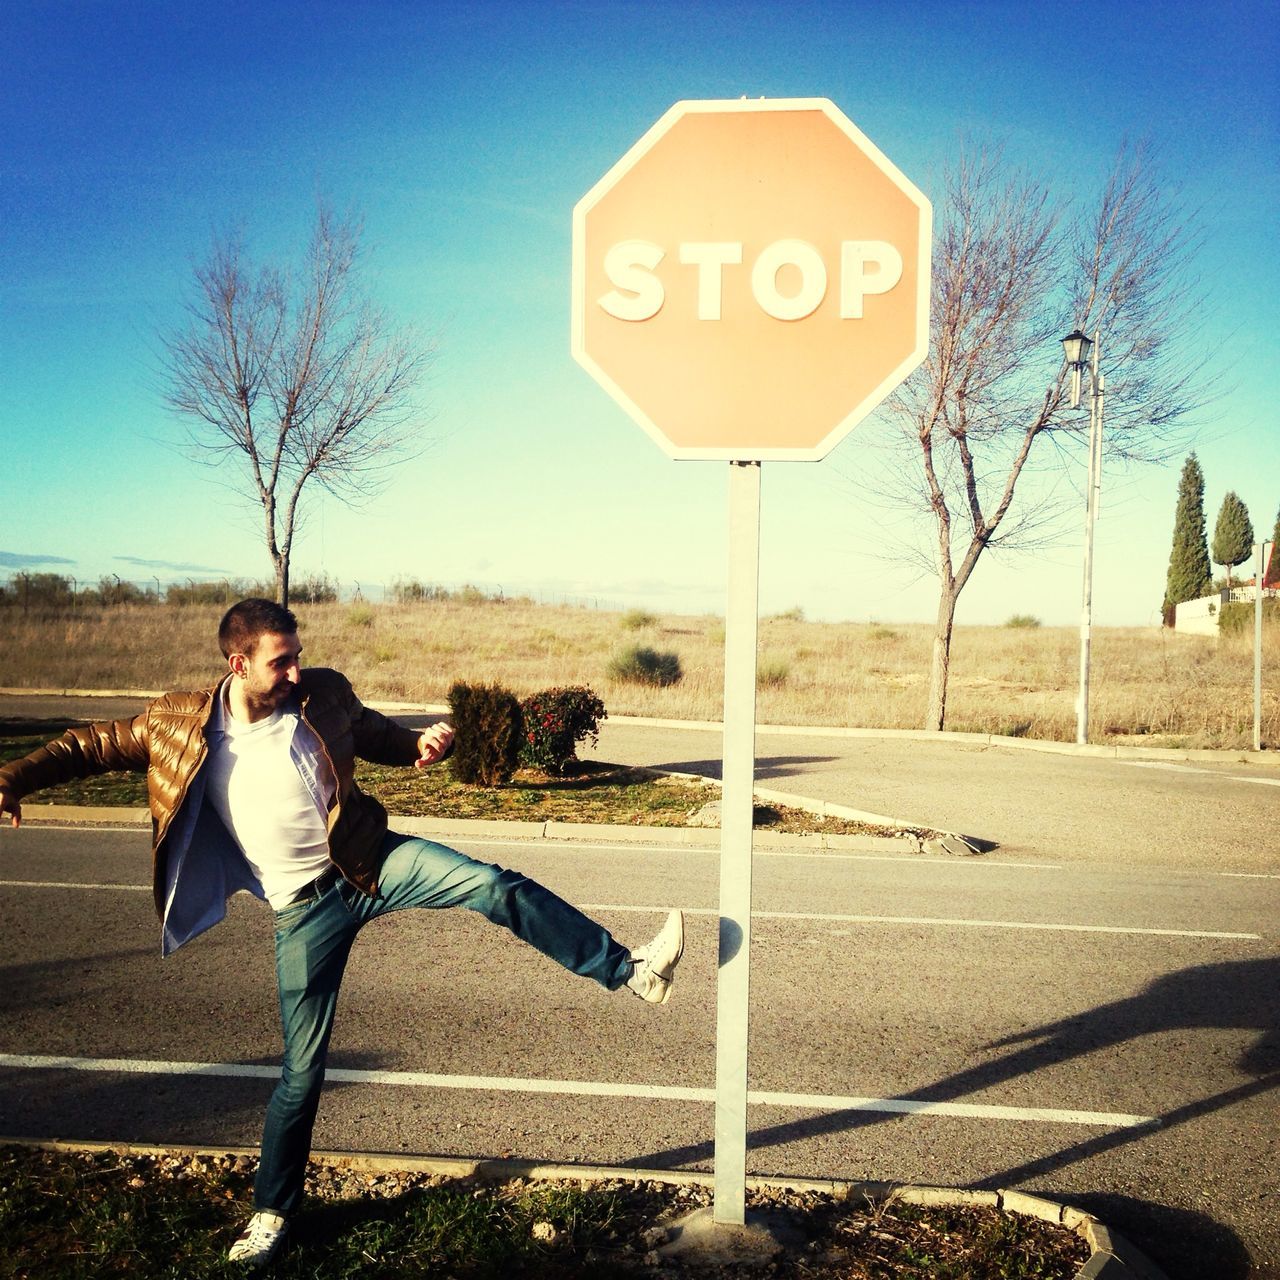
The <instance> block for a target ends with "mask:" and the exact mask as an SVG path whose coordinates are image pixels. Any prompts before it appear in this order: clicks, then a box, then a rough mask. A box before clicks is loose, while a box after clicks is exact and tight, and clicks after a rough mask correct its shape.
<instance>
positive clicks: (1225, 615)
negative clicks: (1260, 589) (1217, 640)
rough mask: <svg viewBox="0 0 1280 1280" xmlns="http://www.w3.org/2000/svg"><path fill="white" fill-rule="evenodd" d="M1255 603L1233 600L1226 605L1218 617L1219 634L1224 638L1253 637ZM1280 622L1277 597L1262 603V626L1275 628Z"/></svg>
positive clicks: (1268, 598) (1279, 605) (1269, 598)
mask: <svg viewBox="0 0 1280 1280" xmlns="http://www.w3.org/2000/svg"><path fill="white" fill-rule="evenodd" d="M1253 611H1254V603H1253V601H1252V600H1233V601H1232V602H1231V603H1230V604H1224V605H1223V606H1222V611H1221V613H1219V615H1218V634H1219V635H1224V636H1240V635H1252V634H1253V628H1254V619H1253ZM1277 622H1280V600H1278V599H1276V597H1275V596H1270V597H1264V598H1263V601H1262V625H1263V626H1264V627H1273V626H1275V624H1276V623H1277Z"/></svg>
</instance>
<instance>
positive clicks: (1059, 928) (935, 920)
mask: <svg viewBox="0 0 1280 1280" xmlns="http://www.w3.org/2000/svg"><path fill="white" fill-rule="evenodd" d="M580 908H581V910H583V911H634V912H647V913H650V914H652V913H654V912H661V911H669V910H671V908H670V907H631V906H624V905H622V904H621V903H615V902H584V903H581V904H580ZM684 913H685V915H687V916H715V915H718V914H719V912H718V911H714V910H712V909H711V908H710V907H686V908H684ZM751 918H752V919H753V920H818V921H827V922H832V923H836V924H907V925H940V926H944V927H947V926H958V927H963V928H972V929H1037V930H1043V931H1045V932H1047V933H1059V932H1061V933H1119V934H1136V935H1139V936H1146V937H1154V938H1217V939H1229V940H1233V941H1239V942H1261V941H1262V935H1261V934H1260V933H1221V932H1217V931H1214V930H1208V929H1140V928H1137V927H1135V926H1132V925H1110V924H1055V923H1041V922H1039V921H1032V920H969V919H962V918H959V917H955V918H953V917H949V916H862V915H857V916H855V915H834V914H833V915H827V914H820V913H818V912H806V911H753V912H752V913H751Z"/></svg>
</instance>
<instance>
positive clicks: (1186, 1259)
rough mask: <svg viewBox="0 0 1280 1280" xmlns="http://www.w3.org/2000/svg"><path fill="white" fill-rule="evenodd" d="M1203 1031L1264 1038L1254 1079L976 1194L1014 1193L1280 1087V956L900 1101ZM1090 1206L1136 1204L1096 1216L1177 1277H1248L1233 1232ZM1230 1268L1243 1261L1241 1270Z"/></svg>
mask: <svg viewBox="0 0 1280 1280" xmlns="http://www.w3.org/2000/svg"><path fill="white" fill-rule="evenodd" d="M1194 1029H1216V1030H1241V1031H1252V1032H1256V1033H1257V1038H1256V1039H1255V1040H1254V1042H1253V1043H1252V1044H1251V1045H1250V1046H1249V1047H1248V1048H1247V1049H1245V1051H1244V1052H1243V1053H1241V1054H1240V1056H1239V1057H1238V1059H1237V1060H1236V1062H1235V1064H1234V1066H1235V1069H1236V1071H1237V1072H1238V1073H1239V1074H1240V1075H1242V1076H1244V1077H1246V1078H1245V1079H1243V1080H1241V1081H1240V1082H1239V1083H1237V1084H1235V1085H1233V1086H1232V1087H1230V1088H1227V1089H1223V1090H1221V1091H1220V1092H1218V1093H1214V1094H1211V1095H1209V1096H1207V1097H1201V1098H1196V1099H1192V1100H1191V1101H1189V1102H1186V1103H1183V1104H1182V1105H1180V1106H1177V1107H1173V1108H1171V1109H1170V1110H1168V1111H1166V1112H1164V1113H1163V1114H1160V1115H1157V1116H1156V1117H1155V1123H1154V1124H1152V1125H1147V1126H1143V1127H1141V1128H1136V1129H1118V1130H1113V1131H1110V1132H1107V1133H1103V1134H1099V1135H1097V1136H1094V1137H1090V1138H1088V1139H1085V1140H1084V1141H1081V1142H1078V1143H1074V1144H1072V1145H1070V1146H1067V1147H1064V1148H1062V1149H1061V1150H1058V1151H1055V1152H1051V1153H1049V1154H1046V1155H1045V1156H1042V1157H1040V1158H1038V1159H1036V1160H1032V1161H1029V1162H1027V1163H1025V1164H1022V1165H1020V1166H1017V1167H1015V1168H1009V1169H1002V1170H999V1171H996V1172H993V1173H991V1174H990V1175H988V1176H987V1177H984V1178H983V1179H982V1180H981V1181H980V1182H979V1183H978V1184H977V1185H978V1186H980V1187H1012V1186H1017V1185H1019V1184H1022V1183H1026V1182H1028V1181H1030V1180H1032V1179H1041V1178H1043V1177H1045V1176H1046V1175H1048V1174H1051V1173H1054V1172H1056V1171H1058V1170H1061V1169H1064V1168H1066V1167H1068V1166H1070V1165H1074V1164H1077V1163H1079V1162H1081V1161H1083V1160H1087V1159H1089V1158H1091V1157H1092V1156H1095V1155H1099V1154H1102V1153H1104V1152H1107V1151H1111V1150H1115V1149H1117V1148H1119V1147H1123V1146H1126V1145H1128V1144H1130V1143H1141V1142H1145V1141H1148V1140H1150V1139H1151V1138H1152V1136H1153V1135H1154V1134H1157V1133H1159V1132H1163V1131H1167V1130H1169V1129H1173V1128H1175V1127H1177V1126H1179V1125H1182V1124H1185V1123H1187V1122H1188V1121H1190V1120H1197V1119H1200V1118H1202V1117H1204V1116H1207V1115H1212V1114H1214V1113H1217V1112H1221V1111H1223V1110H1225V1109H1226V1108H1229V1107H1232V1106H1235V1105H1236V1104H1238V1103H1241V1102H1245V1101H1247V1100H1248V1099H1250V1098H1255V1097H1259V1096H1261V1095H1263V1094H1266V1093H1268V1092H1271V1091H1273V1090H1275V1089H1277V1088H1280V958H1275V957H1271V958H1268V959H1264V960H1244V961H1231V962H1227V963H1222V964H1208V965H1197V966H1195V967H1194V968H1190V969H1182V970H1179V971H1178V972H1175V973H1171V974H1166V975H1165V976H1163V977H1161V978H1158V979H1157V980H1156V981H1154V982H1152V983H1150V984H1148V985H1147V986H1146V987H1144V988H1143V989H1142V990H1141V991H1139V992H1138V993H1137V994H1136V995H1132V996H1128V997H1125V998H1123V999H1120V1000H1114V1001H1112V1002H1111V1003H1109V1004H1105V1005H1099V1006H1098V1007H1097V1008H1094V1009H1089V1010H1086V1011H1085V1012H1083V1013H1079V1014H1073V1015H1072V1016H1070V1017H1067V1018H1063V1019H1061V1020H1060V1021H1058V1022H1051V1023H1046V1024H1044V1025H1042V1026H1038V1027H1033V1028H1031V1029H1029V1030H1027V1031H1023V1032H1019V1033H1018V1034H1016V1035H1011V1036H1006V1037H1004V1038H1003V1039H1001V1040H998V1041H995V1042H994V1043H992V1044H989V1045H985V1046H982V1051H983V1052H990V1051H992V1050H996V1051H1000V1050H1004V1051H1005V1052H1001V1053H999V1054H998V1056H996V1057H994V1058H985V1059H984V1060H982V1061H979V1062H976V1063H975V1064H974V1065H973V1066H972V1067H969V1068H967V1069H966V1070H964V1071H959V1072H956V1073H954V1074H953V1075H950V1076H947V1077H946V1078H944V1079H941V1080H938V1081H936V1082H935V1083H933V1084H930V1085H925V1086H922V1087H921V1088H919V1089H915V1090H912V1091H911V1092H909V1093H905V1094H902V1095H900V1096H901V1097H903V1098H904V1099H908V1100H915V1101H921V1102H950V1101H954V1100H956V1099H960V1098H964V1097H967V1096H969V1095H971V1094H975V1093H980V1092H981V1091H983V1090H985V1089H989V1088H991V1087H993V1086H997V1085H1001V1084H1004V1083H1007V1082H1008V1081H1010V1080H1015V1079H1018V1078H1020V1077H1024V1076H1032V1075H1034V1074H1035V1073H1036V1072H1037V1071H1039V1070H1041V1069H1044V1068H1048V1067H1052V1066H1055V1065H1057V1064H1059V1063H1062V1062H1067V1061H1070V1060H1072V1059H1074V1058H1080V1057H1083V1056H1085V1055H1087V1054H1090V1053H1094V1052H1097V1051H1099V1050H1103V1049H1107V1048H1112V1047H1114V1046H1117V1045H1122V1044H1125V1043H1128V1042H1130V1041H1134V1040H1138V1039H1140V1038H1142V1037H1144V1036H1152V1035H1159V1034H1161V1033H1164V1032H1172V1031H1186V1030H1194ZM889 1118H890V1116H889V1115H887V1114H881V1113H875V1112H867V1111H835V1112H828V1113H826V1114H823V1115H810V1116H805V1117H802V1118H800V1119H796V1120H790V1121H787V1122H786V1123H784V1124H777V1125H770V1126H768V1127H765V1128H758V1129H754V1130H752V1131H751V1132H750V1133H749V1134H748V1136H747V1146H748V1147H749V1148H750V1149H752V1150H760V1149H762V1148H766V1147H772V1146H778V1145H781V1144H783V1143H788V1142H794V1141H797V1140H800V1139H806V1138H814V1137H821V1136H825V1135H831V1134H838V1133H852V1132H854V1131H856V1130H858V1129H862V1128H868V1127H870V1126H872V1125H875V1124H880V1123H882V1122H884V1121H885V1120H887V1119H889ZM899 1118H900V1117H899ZM713 1154H714V1144H713V1143H711V1142H699V1143H694V1144H690V1145H688V1146H684V1147H680V1148H675V1149H671V1150H667V1151H658V1152H650V1153H648V1154H646V1155H642V1156H637V1157H636V1160H635V1163H636V1164H637V1165H642V1166H643V1165H658V1166H667V1165H670V1164H676V1165H684V1164H688V1163H692V1162H694V1161H706V1160H709V1159H711V1158H712V1156H713ZM1072 1199H1073V1203H1077V1204H1080V1205H1081V1206H1082V1207H1084V1208H1086V1209H1090V1204H1089V1203H1086V1199H1089V1198H1085V1199H1081V1198H1079V1197H1073V1198H1072ZM1091 1201H1092V1203H1096V1204H1099V1205H1104V1206H1105V1205H1113V1206H1123V1205H1126V1204H1127V1205H1129V1206H1130V1208H1131V1212H1132V1215H1133V1216H1132V1217H1130V1216H1128V1215H1126V1216H1125V1218H1124V1220H1123V1221H1122V1220H1121V1218H1120V1217H1118V1216H1116V1214H1115V1213H1112V1215H1111V1216H1110V1217H1108V1216H1107V1214H1105V1213H1103V1212H1101V1211H1100V1210H1099V1209H1091V1210H1090V1211H1092V1212H1097V1213H1098V1215H1099V1216H1100V1217H1102V1218H1103V1220H1104V1221H1108V1222H1111V1223H1113V1225H1115V1226H1116V1227H1117V1228H1118V1229H1119V1230H1121V1231H1122V1232H1124V1233H1125V1234H1130V1235H1132V1237H1133V1239H1134V1243H1135V1244H1137V1245H1138V1246H1139V1247H1140V1248H1142V1247H1143V1244H1144V1241H1145V1242H1148V1244H1147V1249H1146V1251H1147V1252H1149V1253H1151V1255H1152V1257H1153V1259H1154V1260H1156V1261H1158V1262H1159V1263H1160V1265H1161V1266H1163V1267H1165V1269H1166V1270H1167V1271H1168V1272H1169V1274H1170V1275H1171V1276H1177V1277H1186V1278H1187V1280H1191V1277H1195V1278H1196V1280H1205V1278H1206V1277H1208V1276H1213V1277H1214V1280H1236V1278H1237V1277H1241V1278H1242V1277H1244V1276H1246V1275H1249V1274H1250V1272H1249V1269H1248V1261H1247V1255H1246V1253H1245V1251H1244V1248H1243V1246H1242V1245H1241V1244H1240V1242H1239V1240H1238V1238H1237V1237H1236V1236H1235V1235H1234V1233H1233V1232H1232V1231H1231V1230H1230V1229H1229V1228H1227V1227H1225V1226H1223V1225H1222V1224H1220V1223H1216V1222H1213V1221H1212V1220H1211V1219H1209V1218H1207V1217H1205V1218H1201V1215H1199V1214H1186V1213H1184V1212H1182V1211H1179V1210H1175V1209H1171V1208H1168V1207H1165V1206H1159V1205H1153V1206H1147V1207H1148V1208H1150V1210H1151V1212H1150V1213H1149V1214H1147V1215H1146V1216H1145V1217H1144V1216H1143V1214H1142V1213H1141V1212H1140V1211H1139V1210H1140V1209H1141V1208H1142V1206H1143V1203H1144V1202H1141V1201H1125V1200H1124V1199H1123V1198H1122V1197H1114V1196H1107V1195H1106V1194H1105V1193H1098V1194H1097V1195H1095V1196H1093V1197H1092V1198H1091ZM1174 1217H1176V1218H1179V1219H1188V1220H1189V1219H1196V1220H1198V1221H1199V1222H1200V1226H1199V1227H1197V1228H1196V1231H1195V1232H1193V1233H1192V1236H1194V1237H1196V1238H1200V1237H1202V1238H1203V1239H1202V1243H1203V1251H1201V1252H1198V1253H1196V1252H1195V1251H1194V1249H1193V1247H1192V1246H1193V1245H1194V1243H1195V1241H1194V1239H1193V1238H1191V1237H1189V1236H1187V1235H1184V1234H1183V1232H1184V1227H1185V1225H1186V1224H1183V1223H1179V1224H1178V1225H1177V1226H1176V1234H1175V1235H1173V1236H1168V1235H1165V1236H1163V1237H1162V1235H1161V1231H1162V1228H1161V1223H1162V1222H1164V1221H1165V1220H1166V1219H1170V1218H1174ZM1193 1225H1194V1224H1193ZM1171 1241H1173V1242H1174V1243H1172V1244H1171ZM1232 1259H1238V1260H1239V1262H1238V1265H1235V1264H1234V1263H1233V1262H1232ZM1233 1265H1235V1269H1234V1270H1233V1269H1232V1266H1233Z"/></svg>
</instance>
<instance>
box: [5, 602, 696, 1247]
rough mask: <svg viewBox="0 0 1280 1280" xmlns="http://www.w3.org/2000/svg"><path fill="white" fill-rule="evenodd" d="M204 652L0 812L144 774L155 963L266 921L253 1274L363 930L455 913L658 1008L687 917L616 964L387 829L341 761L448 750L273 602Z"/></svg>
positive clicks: (567, 927)
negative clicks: (276, 1047) (268, 944)
mask: <svg viewBox="0 0 1280 1280" xmlns="http://www.w3.org/2000/svg"><path fill="white" fill-rule="evenodd" d="M218 640H219V644H220V646H221V648H222V652H223V655H224V657H225V658H226V659H227V664H228V668H229V669H228V671H227V674H226V675H225V676H224V677H223V678H222V679H221V680H220V681H219V683H218V684H217V685H216V686H215V687H213V688H211V689H205V690H201V691H199V692H194V693H170V694H166V695H165V696H164V697H161V698H158V699H156V700H155V701H154V702H151V703H149V704H148V706H147V707H146V709H145V710H144V711H143V712H142V714H141V715H138V716H136V717H134V718H133V719H132V720H117V721H114V722H111V723H103V724H92V725H88V726H86V727H84V728H76V729H68V730H67V732H66V733H64V734H63V735H62V736H61V737H60V738H57V739H55V740H54V741H53V742H50V743H49V744H47V745H46V746H44V747H41V748H40V749H39V750H37V751H33V752H32V753H31V754H30V755H29V756H27V757H26V758H25V759H22V760H17V761H13V762H11V763H10V764H7V765H4V766H2V767H0V817H2V816H3V815H4V814H5V813H8V814H10V815H11V818H12V823H13V825H14V826H15V827H16V826H18V825H19V822H20V821H21V816H22V809H21V801H22V798H23V797H24V796H26V795H29V794H30V793H31V792H32V791H36V790H38V789H39V788H41V787H46V786H50V785H52V784H54V783H58V782H64V781H67V780H69V779H71V778H79V777H84V776H86V775H88V774H93V773H103V772H106V771H108V770H113V769H131V770H145V771H146V773H147V792H148V800H149V804H150V809H151V820H152V855H153V856H152V861H153V888H154V893H155V904H156V911H157V913H158V915H159V917H160V921H161V950H162V953H163V954H164V955H169V954H171V953H172V952H173V951H174V950H176V949H177V948H178V947H180V946H182V945H183V944H184V943H185V942H188V941H190V940H191V939H192V938H194V937H195V936H196V935H197V934H199V933H202V932H203V931H204V930H206V929H208V928H210V927H212V926H213V925H215V924H217V923H218V922H219V921H220V920H221V919H222V918H223V917H224V916H225V914H226V899H227V898H228V897H229V896H230V895H231V894H232V893H235V892H236V891H237V890H240V889H245V890H248V891H249V892H250V893H253V894H256V895H257V896H258V897H260V898H265V899H266V901H267V902H268V903H269V904H270V905H271V907H272V908H273V909H274V910H275V926H276V928H275V948H276V978H277V984H278V988H279V996H280V1017H281V1024H282V1028H283V1033H284V1059H283V1065H282V1069H281V1075H280V1081H279V1084H278V1085H277V1086H276V1089H275V1092H274V1093H273V1094H272V1097H271V1102H270V1104H269V1106H268V1108H267V1116H266V1122H265V1125H264V1127H263V1137H262V1152H261V1157H260V1160H259V1164H258V1174H257V1178H256V1180H255V1183H254V1213H253V1216H252V1217H251V1219H250V1221H249V1224H248V1226H247V1227H246V1228H245V1231H244V1232H243V1234H242V1235H241V1236H240V1237H239V1238H238V1239H237V1240H236V1241H235V1243H234V1244H233V1245H232V1247H231V1251H230V1255H229V1256H230V1257H231V1259H232V1260H235V1261H240V1262H245V1263H249V1264H253V1265H258V1266H261V1265H265V1264H266V1263H268V1262H269V1261H270V1260H271V1259H272V1258H273V1257H274V1256H275V1255H276V1253H277V1252H278V1251H279V1249H280V1247H281V1245H282V1244H283V1242H284V1239H285V1236H286V1233H287V1231H288V1224H289V1218H290V1216H291V1215H292V1214H293V1213H294V1212H295V1211H296V1210H297V1208H298V1206H299V1204H300V1202H301V1200H302V1189H303V1182H304V1178H305V1174H306V1164H307V1157H308V1154H309V1153H310V1150H311V1133H312V1127H313V1125H314V1121H315V1115H316V1108H317V1106H318V1104H319V1100H320V1089H321V1085H322V1083H323V1079H324V1065H325V1058H326V1055H327V1053H328V1047H329V1036H330V1032H331V1031H332V1029H333V1018H334V1011H335V1007H336V1004H337V998H338V988H339V986H340V984H341V981H342V975H343V971H344V970H345V968H346V963H347V956H348V954H349V953H350V949H351V944H352V943H353V942H354V940H355V936H356V934H357V933H358V932H359V930H360V929H361V928H362V927H363V926H364V925H365V924H367V923H368V922H369V921H370V920H374V919H376V918H377V917H378V916H380V915H383V914H385V913H387V912H390V911H399V910H403V909H405V908H407V907H457V906H461V907H469V908H471V909H472V910H475V911H479V912H480V913H481V914H483V915H484V916H486V917H487V918H488V919H490V920H492V921H494V922H495V923H497V924H501V925H505V926H506V927H507V928H508V929H510V930H511V931H512V932H513V933H514V934H515V935H516V936H517V937H519V938H521V939H523V940H524V941H525V942H528V943H530V944H531V945H532V946H534V947H536V948H537V949H538V950H539V951H541V952H543V953H544V954H545V955H547V956H549V957H551V959H553V960H555V961H557V962H558V963H560V964H561V965H563V966H564V967H565V968H566V969H569V970H571V971H572V972H574V973H578V974H581V975H583V976H584V977H588V978H593V979H594V980H595V981H596V982H599V983H600V984H601V985H602V986H604V987H607V988H608V989H609V990H617V989H618V988H620V987H623V986H626V987H628V988H630V989H631V990H632V991H634V992H635V993H636V994H637V995H639V996H640V997H641V998H642V999H644V1000H648V1001H650V1002H653V1003H665V1002H666V1001H667V999H668V998H669V996H670V994H671V982H672V976H673V973H674V970H675V967H676V965H677V964H678V963H679V960H680V957H681V955H682V954H683V951H684V921H683V917H682V915H681V913H680V912H678V911H673V912H671V914H670V915H669V917H668V918H667V922H666V924H665V925H664V926H663V928H662V930H661V932H660V933H659V934H658V935H657V937H656V938H654V940H653V941H652V942H651V943H650V944H649V945H648V946H647V947H642V948H640V949H638V950H636V951H632V952H629V951H628V950H627V949H626V948H625V947H623V946H621V945H620V944H619V943H618V942H616V941H615V940H614V939H613V938H612V937H611V936H610V934H609V933H608V932H607V931H606V930H605V929H603V928H602V927H601V926H600V925H598V924H596V923H595V922H594V921H592V920H590V919H588V918H587V917H586V916H585V915H583V914H582V913H581V912H579V911H578V910H577V909H576V908H574V907H572V906H570V905H569V904H568V903H567V902H565V901H563V900H562V899H561V898H558V897H556V895H555V894H553V893H551V892H550V890H548V889H546V888H544V887H543V886H542V885H540V884H537V883H536V882H535V881H533V880H529V879H527V878H526V877H524V876H522V875H519V874H518V873H516V872H513V871H505V870H503V869H502V868H500V867H496V866H490V865H488V864H487V863H481V862H476V861H474V860H472V859H471V858H468V857H466V856H465V855H464V854H461V853H458V852H457V851H456V850H453V849H449V848H446V847H445V846H444V845H440V844H435V843H433V842H432V841H429V840H422V839H416V838H413V837H410V836H404V835H398V834H396V833H395V832H393V831H389V830H388V828H387V814H386V810H384V809H383V807H382V806H381V805H380V804H379V803H378V802H377V801H376V800H373V799H372V798H370V797H369V796H366V795H365V794H364V793H363V792H361V791H360V789H359V788H358V787H357V786H356V785H355V781H354V776H353V775H354V768H355V759H356V757H357V756H358V757H360V758H361V759H364V760H370V761H373V762H375V763H378V764H400V765H410V764H412V765H414V766H416V767H417V768H419V769H425V768H427V767H428V766H430V765H433V764H436V763H437V762H438V761H440V760H442V759H444V757H445V756H446V755H447V754H448V753H449V750H450V748H451V747H452V744H453V729H452V728H451V727H449V726H448V725H435V726H433V727H432V728H430V729H427V730H426V731H424V732H422V733H415V732H413V731H412V730H409V729H404V728H401V727H400V726H399V725H397V724H395V723H394V722H393V721H391V720H389V719H387V718H386V717H385V716H383V715H380V714H379V713H378V712H376V711H372V710H370V709H369V708H367V707H365V706H363V705H362V704H361V702H360V700H359V698H357V697H356V695H355V692H354V690H353V689H352V687H351V685H350V683H349V682H348V681H347V679H346V678H345V677H344V676H342V675H340V674H339V673H338V672H336V671H330V670H327V669H325V668H321V667H314V668H306V669H303V668H302V666H301V665H300V660H301V655H302V645H301V643H300V641H299V638H298V625H297V620H296V619H295V618H294V616H293V614H292V613H291V612H290V611H289V610H288V609H285V608H282V607H281V606H279V605H277V604H275V603H273V602H272V601H270V600H262V599H249V600H242V601H240V603H239V604H236V605H233V606H232V607H231V608H230V609H229V610H228V611H227V613H226V615H225V616H224V617H223V619H222V624H221V626H220V627H219V629H218Z"/></svg>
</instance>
